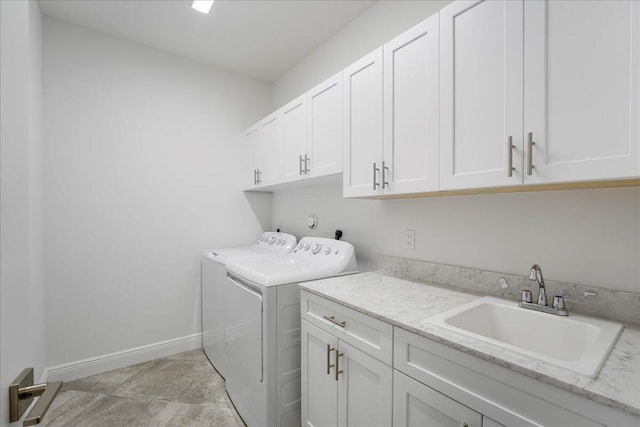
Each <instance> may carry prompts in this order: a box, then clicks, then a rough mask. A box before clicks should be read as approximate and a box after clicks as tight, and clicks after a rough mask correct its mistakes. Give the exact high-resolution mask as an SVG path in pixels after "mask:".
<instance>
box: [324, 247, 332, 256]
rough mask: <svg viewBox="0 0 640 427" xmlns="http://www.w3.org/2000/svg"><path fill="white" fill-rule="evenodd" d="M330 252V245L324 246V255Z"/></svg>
mask: <svg viewBox="0 0 640 427" xmlns="http://www.w3.org/2000/svg"><path fill="white" fill-rule="evenodd" d="M330 253H331V246H327V247H326V248H324V254H325V255H329V254H330Z"/></svg>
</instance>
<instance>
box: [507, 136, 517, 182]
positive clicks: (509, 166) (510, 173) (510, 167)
mask: <svg viewBox="0 0 640 427" xmlns="http://www.w3.org/2000/svg"><path fill="white" fill-rule="evenodd" d="M507 144H508V146H507V149H508V150H509V151H508V152H507V153H508V156H507V158H508V159H509V164H507V169H508V170H507V176H508V177H509V178H511V177H512V176H513V171H514V170H516V168H514V167H513V149H514V148H516V147H515V145H513V137H512V136H510V137H509V138H507Z"/></svg>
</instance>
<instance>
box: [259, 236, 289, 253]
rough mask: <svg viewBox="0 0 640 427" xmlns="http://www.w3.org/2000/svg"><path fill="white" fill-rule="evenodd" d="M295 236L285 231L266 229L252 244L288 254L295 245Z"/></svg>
mask: <svg viewBox="0 0 640 427" xmlns="http://www.w3.org/2000/svg"><path fill="white" fill-rule="evenodd" d="M296 241H297V240H296V236H293V235H291V234H287V233H278V232H275V231H267V232H265V233H262V236H260V238H259V239H258V241H257V242H255V243H254V244H253V246H254V247H256V248H260V249H265V250H268V251H272V252H275V253H279V254H288V253H289V252H291V249H293V248H294V246H295V245H296Z"/></svg>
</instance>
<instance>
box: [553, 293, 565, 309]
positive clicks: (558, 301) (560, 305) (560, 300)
mask: <svg viewBox="0 0 640 427" xmlns="http://www.w3.org/2000/svg"><path fill="white" fill-rule="evenodd" d="M552 307H553V308H555V309H558V310H564V308H565V305H564V297H563V296H562V295H556V296H555V297H553V306H552Z"/></svg>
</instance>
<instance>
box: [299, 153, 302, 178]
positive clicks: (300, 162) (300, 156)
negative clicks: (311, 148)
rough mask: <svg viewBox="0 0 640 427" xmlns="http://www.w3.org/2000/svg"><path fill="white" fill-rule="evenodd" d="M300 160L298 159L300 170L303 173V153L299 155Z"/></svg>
mask: <svg viewBox="0 0 640 427" xmlns="http://www.w3.org/2000/svg"><path fill="white" fill-rule="evenodd" d="M298 158H299V159H300V160H298V171H300V175H302V154H300V155H299V156H298Z"/></svg>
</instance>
